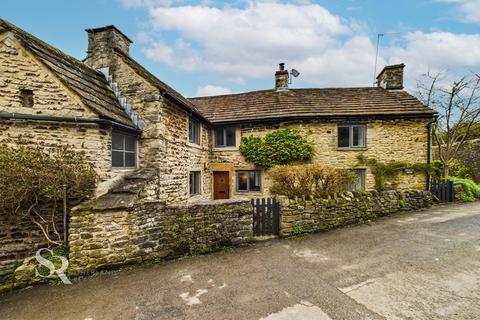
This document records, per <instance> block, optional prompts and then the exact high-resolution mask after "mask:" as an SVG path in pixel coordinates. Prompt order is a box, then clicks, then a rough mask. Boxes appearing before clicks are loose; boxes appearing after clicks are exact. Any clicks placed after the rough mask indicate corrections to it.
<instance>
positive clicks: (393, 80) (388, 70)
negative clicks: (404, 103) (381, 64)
mask: <svg viewBox="0 0 480 320" xmlns="http://www.w3.org/2000/svg"><path fill="white" fill-rule="evenodd" d="M403 68H405V65H404V64H403V63H402V64H394V65H391V66H386V67H385V68H383V70H382V71H380V73H379V74H378V76H377V86H379V87H382V88H384V89H387V90H401V89H403Z"/></svg>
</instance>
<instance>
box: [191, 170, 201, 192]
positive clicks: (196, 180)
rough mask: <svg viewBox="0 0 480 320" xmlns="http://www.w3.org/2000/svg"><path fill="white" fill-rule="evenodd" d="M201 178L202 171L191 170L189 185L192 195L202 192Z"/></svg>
mask: <svg viewBox="0 0 480 320" xmlns="http://www.w3.org/2000/svg"><path fill="white" fill-rule="evenodd" d="M200 179H201V174H200V171H190V176H189V186H190V195H191V196H195V195H197V194H200V186H201V184H200Z"/></svg>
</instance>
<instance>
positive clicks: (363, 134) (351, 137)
mask: <svg viewBox="0 0 480 320" xmlns="http://www.w3.org/2000/svg"><path fill="white" fill-rule="evenodd" d="M337 131H338V147H339V148H364V147H365V146H366V144H367V143H366V142H367V126H366V125H363V124H362V125H339V126H338V130H337Z"/></svg>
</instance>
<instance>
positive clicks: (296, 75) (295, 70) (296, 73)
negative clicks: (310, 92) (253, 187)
mask: <svg viewBox="0 0 480 320" xmlns="http://www.w3.org/2000/svg"><path fill="white" fill-rule="evenodd" d="M290 75H291V76H293V77H294V78H297V77H298V76H299V75H300V72H299V71H298V70H297V69H292V70H290ZM291 83H292V77H290V84H291Z"/></svg>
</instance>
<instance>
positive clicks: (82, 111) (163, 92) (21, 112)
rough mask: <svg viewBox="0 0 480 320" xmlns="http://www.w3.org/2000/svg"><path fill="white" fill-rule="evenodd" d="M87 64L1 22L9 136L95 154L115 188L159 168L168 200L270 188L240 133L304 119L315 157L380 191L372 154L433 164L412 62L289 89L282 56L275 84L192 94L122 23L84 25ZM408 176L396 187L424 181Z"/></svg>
mask: <svg viewBox="0 0 480 320" xmlns="http://www.w3.org/2000/svg"><path fill="white" fill-rule="evenodd" d="M86 31H87V33H88V51H87V57H86V58H85V59H84V60H83V61H79V60H77V59H75V58H73V57H70V56H68V55H66V54H64V53H63V52H61V51H60V50H58V49H56V48H53V47H52V46H50V45H48V44H46V43H45V42H43V41H41V40H39V39H37V38H35V37H34V36H32V35H30V34H28V33H27V32H25V31H23V30H21V29H19V28H18V27H16V26H14V25H12V24H10V23H8V22H6V21H3V20H0V141H2V142H6V143H10V144H18V143H24V144H37V145H42V146H44V147H45V148H47V149H48V148H56V147H58V146H59V145H63V144H68V145H71V146H73V147H74V148H75V149H77V150H82V151H84V152H85V153H86V156H87V158H88V160H89V161H91V162H92V163H93V164H94V165H95V169H96V171H97V173H98V176H99V179H100V181H99V186H98V193H99V194H100V193H106V192H108V190H110V189H111V188H112V186H114V185H115V184H116V183H117V182H118V181H119V180H121V179H122V177H124V176H125V175H128V174H130V173H131V172H133V171H137V170H140V169H145V168H148V169H153V170H154V171H155V172H156V175H157V177H158V179H157V180H156V181H158V182H156V185H155V186H154V187H155V195H156V198H157V199H158V200H163V201H166V202H167V203H180V202H194V201H199V200H206V199H224V198H235V197H257V196H262V195H268V193H269V192H268V189H269V184H270V181H269V179H268V172H264V171H263V170H261V169H260V168H256V167H255V166H253V165H252V164H250V163H247V162H245V160H244V159H243V157H242V156H241V155H240V153H239V150H238V148H239V145H240V142H241V139H242V137H244V136H247V135H251V134H253V135H265V134H267V133H268V132H272V131H273V130H276V129H279V128H297V129H299V130H300V131H301V132H302V133H303V134H304V135H305V136H307V138H308V139H309V140H310V141H313V142H314V144H315V153H316V156H315V159H314V162H317V163H326V164H330V165H334V166H336V167H341V168H346V169H352V170H355V172H356V173H357V175H358V177H359V182H358V184H357V185H356V186H354V187H355V188H361V189H371V188H372V187H373V176H372V175H371V173H370V172H369V170H368V168H361V167H356V168H354V165H355V159H356V156H357V155H358V154H359V153H360V152H363V153H365V154H366V155H367V156H370V157H375V158H377V159H378V160H380V161H388V160H404V161H411V162H421V163H427V162H429V161H430V158H429V157H430V156H429V155H430V143H429V130H430V124H431V123H432V122H433V121H435V118H436V113H435V112H434V111H433V110H431V109H429V108H427V107H426V106H424V105H423V104H422V103H420V102H419V101H418V100H417V99H416V98H414V97H412V96H411V95H409V94H408V93H407V92H406V91H404V90H403V69H404V65H394V66H388V67H385V68H384V69H383V70H382V72H381V73H380V74H379V76H378V86H377V87H365V88H328V89H324V88H321V89H291V88H289V87H288V84H289V77H290V74H289V72H288V71H287V70H286V69H285V66H284V65H283V64H280V68H279V70H278V71H277V72H276V73H275V87H274V88H273V89H270V90H262V91H255V92H248V93H241V94H231V95H223V96H215V97H201V98H192V99H187V98H185V97H184V96H182V95H181V94H180V93H178V92H177V91H175V90H174V89H173V88H171V87H170V86H168V85H167V84H165V83H164V82H162V81H161V80H160V79H158V78H157V77H155V76H154V75H153V74H151V73H150V72H149V71H148V70H146V69H145V68H144V67H142V66H141V65H140V64H139V63H138V62H136V61H135V60H134V59H133V58H132V57H131V56H130V54H129V47H130V45H131V44H132V41H131V40H130V39H129V38H128V37H127V36H126V35H124V34H123V33H122V32H121V31H119V30H118V29H117V28H116V27H114V26H107V27H103V28H96V29H87V30H86ZM425 183H426V179H425V177H424V176H423V175H420V174H413V175H405V176H404V177H403V179H402V181H401V183H400V185H399V186H398V187H399V188H425Z"/></svg>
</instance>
